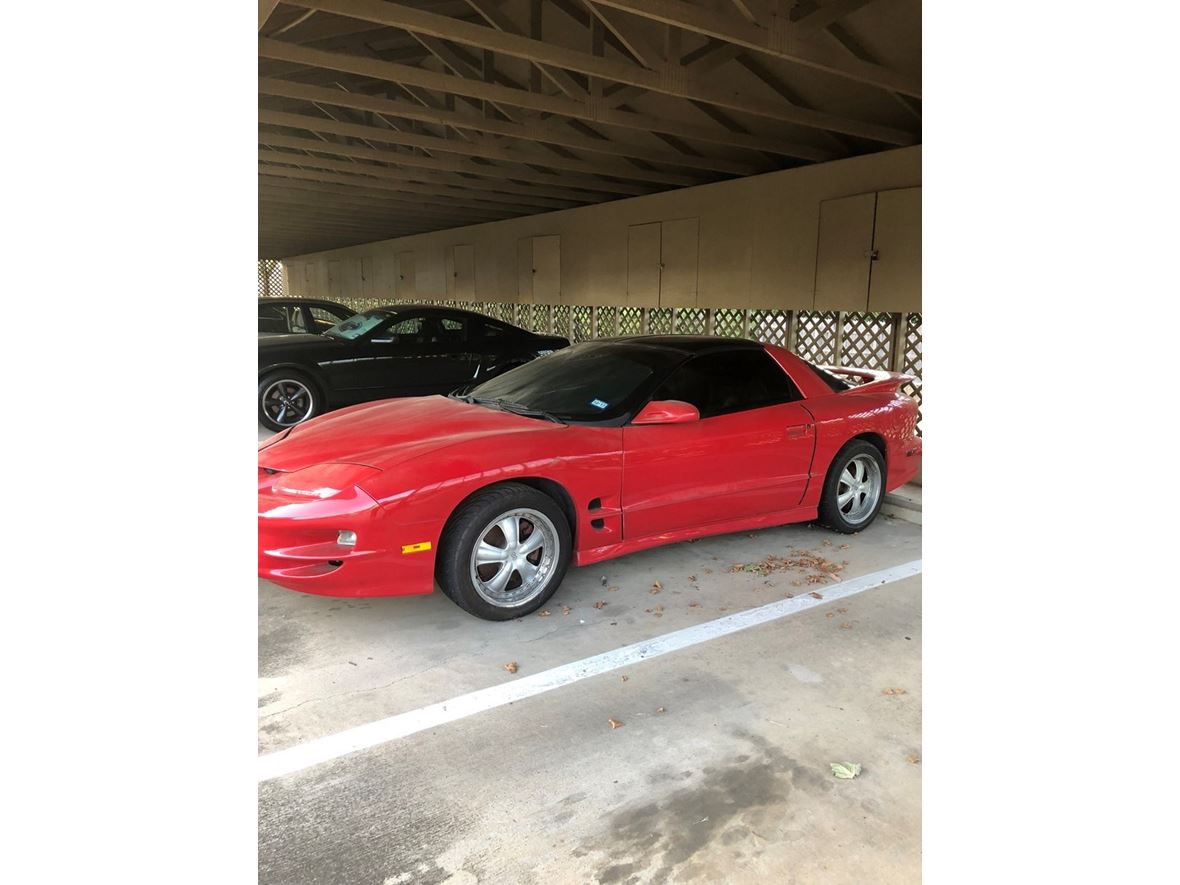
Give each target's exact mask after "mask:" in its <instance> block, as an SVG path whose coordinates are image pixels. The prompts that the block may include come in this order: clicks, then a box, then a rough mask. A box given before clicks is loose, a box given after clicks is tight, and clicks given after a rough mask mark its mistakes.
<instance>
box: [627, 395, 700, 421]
mask: <svg viewBox="0 0 1180 885" xmlns="http://www.w3.org/2000/svg"><path fill="white" fill-rule="evenodd" d="M700 420H701V413H700V412H699V411H698V410H697V407H696V406H694V405H692V404H691V403H686V402H684V401H683V400H678V399H658V400H652V401H651V402H650V403H648V404H647V405H646V406H644V407H643V410H642V411H641V412H640V413H639V414H638V415H636V416H635V419H634V420H633V421H632V422H631V423H632V424H689V423H691V422H693V421H700Z"/></svg>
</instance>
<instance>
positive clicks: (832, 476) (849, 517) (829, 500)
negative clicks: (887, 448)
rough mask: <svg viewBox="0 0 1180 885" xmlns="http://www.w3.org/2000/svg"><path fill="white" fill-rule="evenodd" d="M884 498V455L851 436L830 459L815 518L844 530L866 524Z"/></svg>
mask: <svg viewBox="0 0 1180 885" xmlns="http://www.w3.org/2000/svg"><path fill="white" fill-rule="evenodd" d="M884 499H885V459H884V458H883V457H882V456H881V451H880V449H878V448H877V447H876V446H875V445H873V444H872V443H870V442H866V441H865V440H863V439H854V440H852V441H851V442H849V443H848V444H847V445H846V446H844V448H842V449H841V450H840V451H839V452H838V453H837V454H836V457H835V458H834V459H833V460H832V466H831V468H830V469H829V470H828V476H827V479H825V480H824V491H823V496H822V497H821V498H820V502H819V521H820V522H821V523H823V524H824V525H826V526H827V527H828V528H830V529H834V530H836V531H837V532H842V533H844V534H852V533H854V532H859V531H860V530H861V529H864V528H867V527H868V526H869V525H870V524H871V523H872V521H873V520H874V519H876V518H877V513H878V511H880V509H881V502H882V501H883V500H884Z"/></svg>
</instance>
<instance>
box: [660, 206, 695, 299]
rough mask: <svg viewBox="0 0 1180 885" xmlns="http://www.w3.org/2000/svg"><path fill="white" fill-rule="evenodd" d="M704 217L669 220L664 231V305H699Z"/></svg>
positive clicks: (661, 259)
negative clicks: (701, 228)
mask: <svg viewBox="0 0 1180 885" xmlns="http://www.w3.org/2000/svg"><path fill="white" fill-rule="evenodd" d="M699 232H700V219H697V218H679V219H676V220H675V221H665V222H664V223H663V226H662V229H661V231H660V307H696V305H697V264H698V248H699Z"/></svg>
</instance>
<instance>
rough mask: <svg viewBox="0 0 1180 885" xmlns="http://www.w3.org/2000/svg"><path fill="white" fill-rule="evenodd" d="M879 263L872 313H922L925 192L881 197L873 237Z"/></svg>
mask: <svg viewBox="0 0 1180 885" xmlns="http://www.w3.org/2000/svg"><path fill="white" fill-rule="evenodd" d="M873 249H874V251H875V252H876V254H877V260H876V261H874V262H873V273H872V277H871V279H870V281H869V303H868V307H869V310H872V311H882V312H892V313H918V312H920V311H921V310H922V188H920V187H908V188H902V189H899V190H892V191H881V192H880V193H878V194H877V224H876V230H875V233H874V236H873Z"/></svg>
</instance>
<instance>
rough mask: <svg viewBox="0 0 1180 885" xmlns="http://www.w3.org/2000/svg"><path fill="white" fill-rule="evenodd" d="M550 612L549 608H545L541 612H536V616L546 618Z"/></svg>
mask: <svg viewBox="0 0 1180 885" xmlns="http://www.w3.org/2000/svg"><path fill="white" fill-rule="evenodd" d="M551 614H552V612H550V611H549V609H545V610H544V611H543V612H537V617H538V618H547V617H549V615H551Z"/></svg>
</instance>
